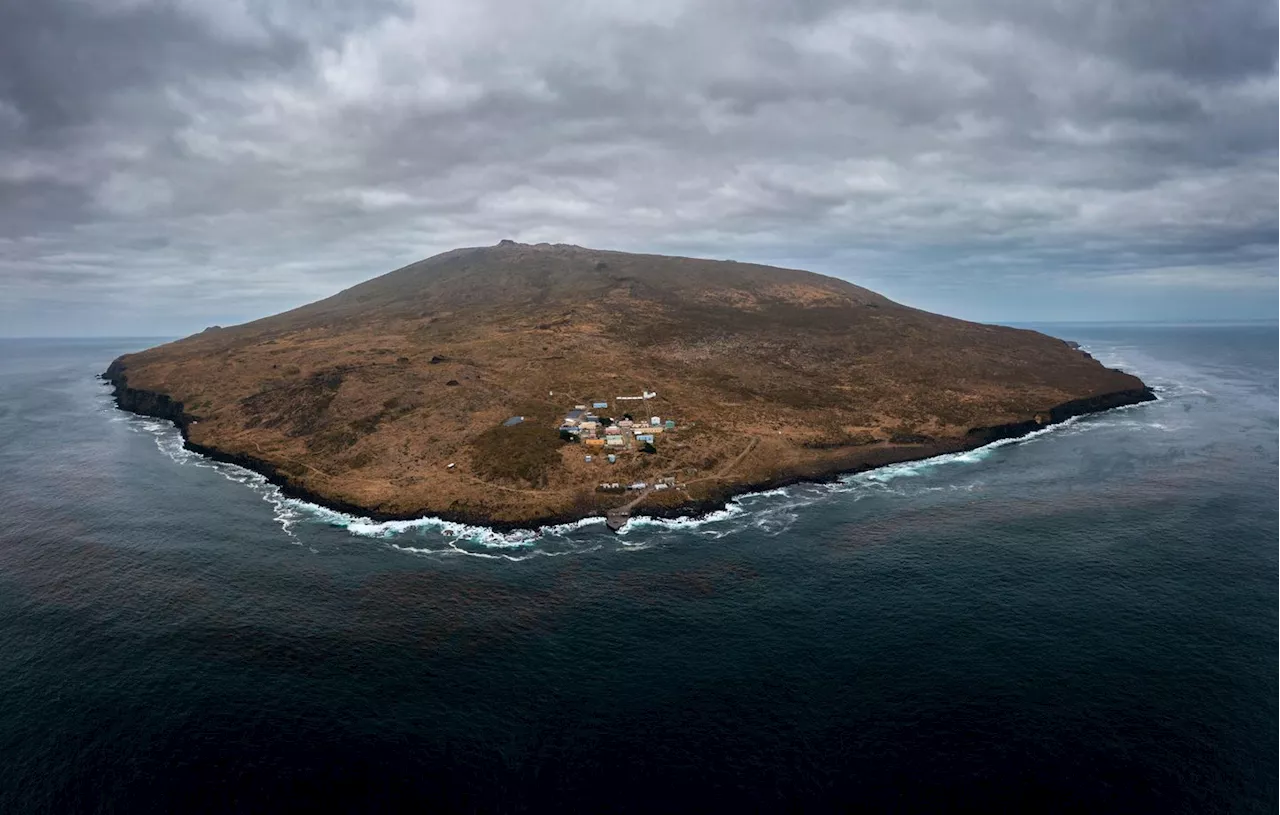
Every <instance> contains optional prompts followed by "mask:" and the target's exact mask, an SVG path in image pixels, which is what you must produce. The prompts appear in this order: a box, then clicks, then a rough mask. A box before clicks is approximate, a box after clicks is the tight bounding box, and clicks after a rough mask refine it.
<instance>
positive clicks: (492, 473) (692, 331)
mask: <svg viewBox="0 0 1280 815" xmlns="http://www.w3.org/2000/svg"><path fill="white" fill-rule="evenodd" d="M103 376H104V378H105V379H107V380H109V381H110V382H111V383H112V385H113V386H114V394H115V399H116V403H117V405H118V406H119V407H120V408H122V409H124V410H128V411H132V412H134V413H139V414H143V415H148V416H155V417H160V418H164V419H169V420H172V421H173V422H174V423H175V424H176V425H177V426H178V428H179V430H180V431H181V433H182V436H183V439H184V440H185V443H186V445H187V447H188V448H189V449H191V450H194V451H196V452H198V453H201V454H204V455H206V456H209V457H211V458H213V459H216V460H219V461H224V462H230V463H234V464H238V465H240V466H243V467H247V468H249V469H251V470H255V471H257V472H259V473H262V474H263V475H265V476H266V477H267V478H268V479H269V480H270V481H272V482H273V483H275V484H277V485H279V486H280V487H281V489H282V490H283V491H284V493H285V494H286V495H289V496H292V497H296V498H301V499H304V500H307V501H311V502H314V503H317V504H320V505H323V506H326V507H329V508H332V509H336V510H339V511H342V512H347V513H351V514H355V515H360V516H365V517H370V518H373V519H376V520H400V519H411V518H420V517H423V516H434V517H438V518H442V519H445V520H451V521H459V522H464V523H469V524H480V525H486V526H489V527H493V528H496V529H515V528H536V527H538V526H542V525H547V524H553V523H562V522H567V521H572V520H577V519H581V518H586V517H592V516H605V517H606V518H607V520H608V523H609V525H610V527H611V528H615V529H616V528H618V527H619V526H621V525H622V524H623V523H624V522H625V520H626V518H627V517H629V515H631V514H632V513H636V514H642V515H651V516H667V517H671V516H678V515H696V514H700V513H705V512H707V511H709V510H711V509H714V508H718V507H720V506H723V505H724V503H725V502H726V501H727V500H728V499H729V498H731V497H732V496H734V495H736V494H740V493H744V492H748V491H756V490H763V489H769V488H773V487H778V486H783V485H787V484H792V483H796V482H799V481H820V480H825V479H830V478H834V477H836V476H838V475H840V474H843V473H850V472H857V471H860V470H866V469H870V468H874V467H879V466H884V465H886V464H891V463H895V462H902V461H909V460H915V459H922V458H928V457H932V456H936V455H940V454H944V453H951V452H958V451H963V450H967V449H972V448H975V447H979V446H982V445H984V444H988V443H990V442H992V441H995V440H998V439H1002V438H1012V437H1016V436H1021V435H1025V434H1026V433H1029V432H1032V431H1034V430H1037V429H1040V428H1042V427H1045V426H1047V425H1051V424H1055V423H1058V422H1062V421H1065V420H1066V419H1068V418H1070V417H1073V416H1078V415H1082V414H1086V413H1092V412H1096V411H1100V410H1106V409H1110V408H1115V407H1119V406H1122V405H1128V404H1134V403H1137V402H1143V401H1148V400H1151V399H1154V398H1155V397H1154V395H1153V394H1152V392H1151V390H1150V389H1149V388H1148V387H1147V386H1146V385H1145V384H1143V382H1142V381H1141V380H1140V379H1138V378H1137V377H1135V376H1132V375H1131V374H1128V373H1124V372H1122V371H1118V370H1113V369H1110V368H1107V367H1105V366H1103V365H1102V364H1101V363H1099V362H1098V361H1097V360H1095V359H1093V358H1092V357H1090V356H1089V355H1088V354H1087V353H1086V352H1084V351H1082V350H1080V349H1079V348H1078V347H1075V346H1074V345H1073V344H1072V343H1069V342H1066V341H1063V340H1061V339H1056V338H1054V337H1050V336H1047V335H1045V334H1041V333H1038V332H1035V331H1029V330H1024V329H1017V328H1009V327H1005V326H997V325H985V324H980V323H973V322H967V321H964V320H958V319H954V318H951V317H944V316H941V315H937V314H931V313H929V312H925V311H920V310H918V309H914V308H909V307H907V306H904V305H901V304H899V303H895V302H893V301H891V300H889V299H887V298H885V297H882V296H881V295H879V294H876V293H874V292H872V291H869V290H867V289H864V288H860V287H858V286H856V285H853V284H851V283H848V282H846V281H844V280H840V279H836V278H832V277H827V276H824V275H819V274H814V273H811V272H804V271H798V270H794V269H781V268H773V267H769V266H761V265H755V264H749V263H737V262H732V261H719V260H702V259H695V258H683V257H666V256H660V255H642V254H629V253H623V252H612V251H600V250H593V249H586V248H582V247H578V246H569V245H562V244H554V245H552V244H537V245H529V244H520V243H515V242H512V241H502V242H501V243H499V244H498V245H496V246H488V247H479V248H468V249H457V250H454V251H451V252H445V253H444V254H440V255H436V256H434V257H431V258H428V259H427V260H423V261H420V262H418V263H414V264H412V265H409V266H406V267H404V268H402V269H398V270H396V271H393V272H390V273H388V274H385V275H382V276H381V277H377V278H374V279H372V280H369V281H366V282H364V283H361V284H359V285H356V286H353V287H352V288H349V289H346V290H345V291H342V292H339V293H338V294H336V295H334V296H332V297H329V298H327V299H324V300H320V301H318V302H315V303H312V304H310V305H307V306H303V307H301V308H297V309H294V310H292V311H287V312H284V313H282V314H278V315H275V316H273V317H267V318H264V319H261V320H255V321H253V322H249V323H245V324H243V325H238V326H234V327H229V328H221V327H213V328H209V329H206V330H205V331H202V332H201V333H199V334H195V335H193V336H190V337H187V338H185V339H182V340H178V341H176V342H171V343H168V344H166V345H161V346H158V347H155V348H151V349H149V350H146V351H142V352H139V353H134V354H126V355H124V356H122V357H120V358H118V359H116V360H115V361H114V362H112V363H111V365H110V367H109V368H108V369H107V371H106V373H105V374H103Z"/></svg>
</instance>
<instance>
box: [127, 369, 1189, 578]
mask: <svg viewBox="0 0 1280 815" xmlns="http://www.w3.org/2000/svg"><path fill="white" fill-rule="evenodd" d="M1087 350H1089V352H1090V353H1092V354H1093V355H1094V356H1095V358H1098V359H1099V361H1101V362H1103V364H1106V365H1109V366H1111V367H1118V368H1126V369H1128V368H1130V366H1129V365H1128V364H1127V362H1126V361H1125V360H1124V359H1123V358H1122V356H1121V354H1120V353H1116V349H1092V348H1087ZM1148 381H1149V382H1151V384H1152V387H1153V390H1155V392H1156V394H1157V398H1158V399H1160V400H1167V399H1170V398H1175V399H1176V398H1181V397H1185V396H1207V395H1208V394H1207V393H1206V392H1205V391H1203V390H1201V389H1198V388H1195V387H1193V386H1189V385H1186V384H1184V383H1183V382H1182V381H1178V380H1172V379H1168V380H1166V379H1161V378H1160V377H1156V378H1155V379H1154V380H1148ZM102 399H103V404H104V409H105V410H107V411H110V413H111V414H112V421H123V422H126V423H127V424H128V425H129V426H130V427H131V428H133V429H135V430H137V431H139V432H143V433H147V434H149V435H151V436H152V437H153V438H154V439H155V443H156V447H157V448H158V449H159V450H160V451H161V452H162V453H163V454H164V455H165V456H167V457H168V458H169V459H171V460H172V461H174V462H175V463H177V464H181V465H187V466H193V467H199V468H203V469H210V470H213V471H215V472H217V473H218V474H219V475H221V476H223V477H224V478H227V479H228V480H230V481H234V482H237V483H239V484H242V485H244V486H246V487H248V488H249V489H251V490H252V491H253V492H255V493H257V494H258V495H259V496H260V497H261V498H262V500H263V501H265V502H266V503H267V504H269V505H270V506H271V508H272V518H273V520H274V521H275V522H276V523H277V524H278V525H279V526H280V528H281V530H282V531H283V532H284V534H285V535H286V536H288V538H289V539H290V540H291V541H292V542H293V543H296V544H303V543H304V537H305V538H306V539H307V541H306V542H307V543H308V545H311V548H312V550H313V551H315V549H314V545H313V543H312V541H313V539H314V538H316V537H317V535H319V534H322V533H321V532H320V530H324V529H341V530H343V531H344V532H345V533H346V537H347V538H348V539H350V538H353V537H354V538H360V539H365V540H369V541H376V542H378V543H381V544H383V545H385V546H387V547H388V548H390V549H394V550H396V551H399V552H403V553H406V554H411V555H419V556H433V557H435V556H445V555H466V556H471V557H481V558H488V559H498V560H510V561H521V560H527V559H529V558H533V557H556V556H560V555H566V554H575V553H585V552H591V551H597V550H600V549H604V548H609V549H612V550H615V551H637V550H643V549H648V548H651V547H653V546H655V545H660V544H662V543H663V542H664V541H666V540H668V539H671V538H674V537H680V538H686V539H687V538H688V537H689V536H690V535H693V536H697V537H701V538H704V539H710V540H716V539H720V538H723V537H726V536H729V535H733V534H735V533H737V532H740V531H744V530H755V531H757V532H761V533H764V534H766V535H770V536H775V535H779V534H782V533H784V532H786V531H787V530H788V529H790V528H791V527H792V525H793V524H794V523H795V522H796V521H798V520H799V519H800V518H801V517H802V515H803V511H804V510H805V509H806V508H808V507H812V506H813V505H815V504H820V503H824V502H829V501H833V500H839V501H845V502H847V501H860V500H862V499H864V498H869V497H910V496H915V495H920V494H922V493H945V492H968V491H972V490H974V489H977V488H979V487H980V486H981V483H980V482H973V481H969V482H965V481H964V480H963V479H955V478H952V479H950V480H949V481H948V482H947V483H939V481H938V479H933V478H927V477H926V476H929V475H932V474H934V472H935V471H937V470H938V469H940V468H942V469H944V470H949V469H952V468H954V467H956V466H957V465H974V464H980V463H982V462H984V461H987V460H988V459H990V458H991V457H992V456H993V455H997V453H998V452H999V451H1000V450H1001V448H1005V447H1010V446H1025V445H1029V444H1035V443H1037V442H1038V441H1040V440H1041V439H1044V438H1046V437H1049V436H1051V435H1053V434H1074V433H1078V432H1083V431H1086V430H1092V429H1098V428H1105V427H1115V428H1120V427H1133V428H1145V429H1152V430H1157V431H1163V432H1176V430H1177V429H1178V427H1177V426H1176V425H1171V424H1169V423H1167V422H1156V421H1154V420H1151V421H1142V420H1135V419H1131V418H1129V416H1128V414H1129V412H1130V411H1134V410H1140V409H1142V408H1144V407H1146V406H1147V405H1144V404H1137V405H1129V406H1126V407H1122V408H1116V409H1115V410H1112V411H1108V412H1107V413H1103V414H1094V415H1090V416H1085V417H1073V418H1071V419H1068V420H1067V421H1065V422H1062V423H1060V424H1056V425H1053V426H1051V427H1046V428H1044V429H1042V430H1037V431H1034V432H1032V433H1029V434H1027V435H1025V436H1021V437H1018V438H1015V439H1001V440H998V441H994V442H992V443H990V444H987V445H984V446H983V447H979V448H975V449H973V450H966V451H963V452H958V453H947V454H943V455H939V456H934V457H933V458H928V459H921V460H919V461H908V462H902V463H898V464H890V465H886V466H884V467H879V468H877V469H874V470H868V471H866V472H861V473H855V474H850V475H845V476H842V477H840V478H838V479H836V480H834V481H831V482H828V483H802V484H795V485H792V486H788V487H780V488H775V489H769V490H762V491H760V492H753V493H745V494H743V495H739V496H737V497H735V498H733V499H731V500H730V501H729V502H728V503H727V504H726V506H725V507H724V508H722V509H719V510H716V511H713V512H710V513H706V514H703V515H698V516H683V517H677V518H652V517H646V516H636V517H633V518H632V519H631V520H630V521H629V522H628V523H627V524H626V525H625V526H624V527H623V528H622V529H621V530H620V532H619V533H618V534H616V535H615V534H613V533H611V532H609V531H608V530H607V529H606V527H605V519H604V517H603V516H596V517H589V518H583V519H581V520H579V521H574V522H571V523H564V524H555V525H550V526H545V527H540V528H537V529H517V530H512V531H505V532H503V531H498V530H495V529H493V528H490V527H486V526H479V525H470V524H463V523H457V522H454V521H446V520H442V519H440V518H436V517H431V516H426V517H422V518H416V519H413V520H407V521H375V520H372V519H370V518H366V517H360V516H356V515H350V514H347V513H343V512H338V511H335V510H331V509H328V508H325V507H322V506H319V505H317V504H313V503H310V502H307V501H302V500H298V499H295V498H290V497H288V496H286V495H284V493H283V492H282V491H281V490H280V488H279V487H277V486H276V485H274V484H272V483H270V482H269V481H268V480H267V479H266V478H265V477H264V476H262V475H260V474H259V473H256V472H253V471H251V470H247V469H245V468H243V467H239V466H236V465H234V464H225V463H222V462H216V461H213V460H212V459H208V458H205V457H204V456H202V455H200V454H198V453H194V452H192V451H190V450H188V449H186V448H185V447H184V446H183V442H182V436H181V434H180V433H179V432H178V430H177V428H176V427H175V426H174V425H173V424H172V423H170V422H168V421H162V420H158V419H152V418H147V417H140V416H135V415H132V414H127V413H123V412H120V411H118V410H116V408H115V407H114V405H113V404H112V402H111V399H110V396H109V395H108V393H107V389H106V388H104V390H103V394H102Z"/></svg>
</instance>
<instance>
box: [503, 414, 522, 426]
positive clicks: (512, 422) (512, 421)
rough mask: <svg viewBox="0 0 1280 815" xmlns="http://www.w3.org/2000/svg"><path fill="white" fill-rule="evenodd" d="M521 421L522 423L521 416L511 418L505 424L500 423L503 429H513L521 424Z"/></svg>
mask: <svg viewBox="0 0 1280 815" xmlns="http://www.w3.org/2000/svg"><path fill="white" fill-rule="evenodd" d="M523 421H524V417H523V416H512V417H511V418H510V419H507V420H506V421H505V422H503V423H502V426H503V427H515V426H516V425H518V424H520V423H521V422H523Z"/></svg>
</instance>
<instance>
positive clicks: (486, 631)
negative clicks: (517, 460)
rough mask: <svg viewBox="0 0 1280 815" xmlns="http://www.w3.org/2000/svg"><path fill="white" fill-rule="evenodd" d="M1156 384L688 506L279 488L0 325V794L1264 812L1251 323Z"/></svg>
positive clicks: (98, 803) (129, 345)
mask: <svg viewBox="0 0 1280 815" xmlns="http://www.w3.org/2000/svg"><path fill="white" fill-rule="evenodd" d="M1044 330H1047V331H1049V332H1050V333H1053V334H1055V335H1057V336H1062V337H1065V338H1067V339H1072V340H1076V341H1078V342H1080V343H1082V344H1083V345H1084V347H1085V348H1086V349H1087V350H1088V351H1089V352H1090V353H1092V354H1093V355H1094V356H1096V357H1098V358H1099V359H1100V360H1102V361H1104V362H1105V363H1107V364H1109V365H1113V366H1117V367H1121V368H1124V369H1125V370H1128V371H1131V372H1133V373H1135V374H1137V375H1139V376H1141V377H1142V378H1143V379H1144V380H1145V381H1146V382H1147V383H1148V384H1150V385H1152V386H1153V387H1154V388H1155V389H1156V391H1157V393H1158V394H1159V396H1160V400H1159V401H1158V402H1154V403H1147V404H1143V405H1137V406H1132V407H1129V408H1125V409H1121V410H1117V411H1111V412H1108V413H1105V414H1098V415H1093V416H1088V417H1082V418H1079V419H1076V420H1073V421H1071V422H1069V423H1066V424H1064V425H1061V426H1057V427H1054V428H1051V429H1048V430H1046V431H1044V432H1041V433H1038V434H1035V435H1033V436H1031V437H1027V438H1024V439H1020V440H1015V441H1010V442H1002V443H1000V444H997V445H992V446H989V447H986V448H982V449H980V450H974V451H969V452H966V453H960V454H955V455H951V456H942V457H939V458H937V459H932V460H929V461H923V462H913V463H908V464H899V465H893V466H890V467H886V468H883V469H880V470H876V471H872V472H867V473H862V474H858V475H855V476H850V477H846V478H843V479H840V480H838V481H837V482H835V483H831V484H820V485H817V484H815V485H796V486H792V487H787V488H785V489H779V490H771V491H769V492H764V493H759V494H755V495H747V496H742V497H740V498H738V499H736V500H735V501H732V502H731V503H730V504H729V505H728V506H727V507H726V508H725V509H723V510H721V511H719V512H714V513H711V514H710V515H707V516H704V517H700V518H685V519H676V520H649V519H643V518H640V519H634V520H633V521H632V522H631V523H630V524H629V525H628V526H627V527H626V528H625V529H624V530H623V533H622V534H621V535H614V534H612V533H610V532H608V531H607V530H606V528H605V526H604V523H603V519H587V520H584V521H581V522H578V523H574V524H565V525H561V526H556V527H551V528H548V529H542V530H526V531H523V532H513V533H496V532H493V531H491V530H488V529H484V528H480V527H471V526H466V525H461V524H452V523H445V522H441V521H438V520H435V519H430V518H424V519H421V520H418V521H406V522H393V523H375V522H372V521H370V520H368V519H362V518H358V517H353V516H348V515H344V514H341V513H335V512H331V511H328V510H324V509H321V508H318V507H314V506H312V505H309V504H305V503H302V502H298V501H294V500H292V499H288V498H286V497H284V496H283V495H281V494H280V493H279V491H278V490H277V489H275V488H274V487H273V486H271V485H270V484H268V483H266V481H265V480H264V479H263V478H262V477H260V476H258V475H256V474H253V473H250V472H247V471H245V470H241V469H239V468H236V467H231V466H227V465H223V464H217V463H214V462H211V461H208V460H206V459H203V458H202V457H200V456H198V455H195V454H193V453H190V452H189V451H186V450H184V449H183V448H182V445H181V439H180V437H179V436H178V434H177V432H176V430H174V429H173V427H172V426H171V425H168V424H167V423H165V422H160V421H156V420H151V419H146V418H141V417H136V416H131V415H128V414H124V413H121V412H119V411H117V410H115V409H114V407H113V406H112V404H111V400H110V398H109V389H108V388H107V387H106V386H105V385H104V384H103V383H101V382H100V381H98V380H97V379H95V375H96V374H97V373H99V372H100V371H102V370H104V369H105V368H106V366H107V364H108V363H109V362H110V361H111V359H112V358H114V357H115V356H116V355H118V354H120V353H123V352H126V351H130V350H137V349H140V348H143V347H147V346H148V345H151V344H153V343H154V342H155V341H154V340H127V339H126V340H121V339H112V340H101V341H96V340H94V341H90V340H80V341H71V340H67V341H52V340H41V341H35V340H24V341H0V812H5V813H11V812H13V813H17V812H59V813H61V812H81V811H95V812H141V811H166V810H167V811H197V810H208V811H246V812H248V811H271V810H277V811H279V810H288V809H295V808H307V807H314V808H320V807H328V808H334V807H337V808H345V809H349V810H351V811H370V810H378V809H383V810H392V809H401V808H407V807H413V806H417V807H420V808H428V807H430V808H434V809H446V808H458V807H465V808H469V809H477V810H486V811H487V810H499V811H522V810H524V811H527V810H543V809H549V808H553V807H557V808H577V809H591V810H597V811H606V810H608V811H628V810H630V811H643V810H649V811H652V810H655V809H657V810H665V811H672V810H682V809H701V810H706V809H712V808H715V809H730V808H737V809H753V810H754V809H761V808H765V809H775V808H788V807H790V808H803V809H821V808H834V807H846V808H847V807H850V806H854V807H857V806H861V807H865V808H872V809H899V810H902V809H921V808H927V809H935V810H936V809H948V808H949V809H962V808H974V807H988V808H989V807H1016V808H1021V809H1028V810H1093V811H1099V810H1108V811H1139V810H1141V811H1162V812H1168V811H1186V812H1206V811H1230V812H1273V811H1275V809H1276V805H1277V799H1276V780H1277V779H1276V743H1277V727H1276V687H1277V679H1278V677H1277V665H1276V653H1277V618H1276V608H1277V590H1276V574H1277V548H1276V540H1277V356H1276V347H1277V333H1276V328H1275V326H1274V325H1270V326H1258V325H1251V326H1100V325H1083V324H1082V325H1065V326H1049V327H1044Z"/></svg>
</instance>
